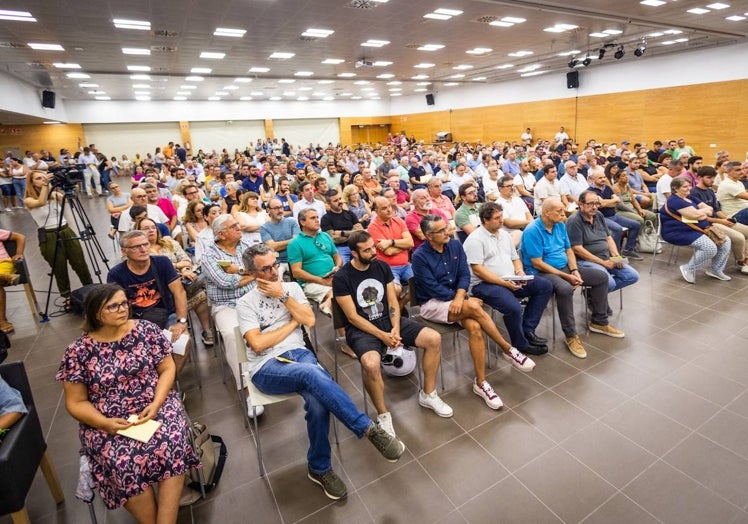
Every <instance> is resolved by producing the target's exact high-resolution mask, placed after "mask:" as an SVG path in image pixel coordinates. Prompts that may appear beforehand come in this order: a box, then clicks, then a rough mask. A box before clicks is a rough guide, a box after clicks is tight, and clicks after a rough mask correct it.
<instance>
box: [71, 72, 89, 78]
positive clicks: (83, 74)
mask: <svg viewBox="0 0 748 524" xmlns="http://www.w3.org/2000/svg"><path fill="white" fill-rule="evenodd" d="M65 76H67V77H68V78H91V75H87V74H86V73H68V74H67V75H65Z"/></svg>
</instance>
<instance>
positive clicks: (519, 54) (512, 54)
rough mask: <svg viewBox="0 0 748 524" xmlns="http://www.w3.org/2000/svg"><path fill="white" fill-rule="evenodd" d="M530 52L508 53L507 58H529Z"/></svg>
mask: <svg viewBox="0 0 748 524" xmlns="http://www.w3.org/2000/svg"><path fill="white" fill-rule="evenodd" d="M532 54H533V52H532V51H515V52H514V53H509V55H508V56H514V57H517V58H522V57H523V56H530V55H532Z"/></svg>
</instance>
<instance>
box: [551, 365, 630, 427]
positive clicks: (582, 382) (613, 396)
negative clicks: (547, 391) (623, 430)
mask: <svg viewBox="0 0 748 524" xmlns="http://www.w3.org/2000/svg"><path fill="white" fill-rule="evenodd" d="M552 391H554V392H555V393H556V394H558V395H560V396H561V397H562V398H564V399H566V400H568V401H569V402H571V403H572V404H574V405H575V406H576V407H578V408H579V409H581V410H583V411H585V412H586V413H589V414H590V415H592V416H593V417H601V416H603V415H604V414H605V413H607V412H608V411H610V410H611V409H613V408H614V407H616V406H618V405H620V404H622V403H623V402H625V401H626V400H628V398H629V397H628V396H627V395H625V394H624V393H621V392H620V391H617V390H615V389H613V388H611V387H610V386H607V385H606V384H605V383H603V382H601V381H600V380H597V379H596V378H593V377H591V376H589V375H587V374H586V373H581V374H579V375H575V376H573V377H572V378H570V379H569V380H567V381H565V382H562V383H561V384H559V385H558V386H556V387H554V388H553V390H552Z"/></svg>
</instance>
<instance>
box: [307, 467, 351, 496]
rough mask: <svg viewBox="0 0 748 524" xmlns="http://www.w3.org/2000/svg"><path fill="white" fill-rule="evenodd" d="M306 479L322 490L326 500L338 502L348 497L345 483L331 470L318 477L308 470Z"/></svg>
mask: <svg viewBox="0 0 748 524" xmlns="http://www.w3.org/2000/svg"><path fill="white" fill-rule="evenodd" d="M307 477H309V480H311V481H312V482H314V483H315V484H318V485H319V486H320V487H321V488H322V491H324V492H325V495H327V498H331V499H332V500H338V499H342V498H343V497H345V496H347V495H348V488H346V487H345V483H344V482H343V481H342V480H341V479H340V477H338V475H337V474H336V473H335V472H334V471H333V470H330V471H328V472H327V473H323V474H321V475H318V474H317V473H314V472H313V471H312V470H311V469H310V470H309V473H307Z"/></svg>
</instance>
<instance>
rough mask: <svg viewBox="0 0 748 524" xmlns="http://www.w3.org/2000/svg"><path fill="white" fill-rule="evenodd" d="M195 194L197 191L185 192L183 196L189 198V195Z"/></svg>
mask: <svg viewBox="0 0 748 524" xmlns="http://www.w3.org/2000/svg"><path fill="white" fill-rule="evenodd" d="M197 193H198V192H197V191H187V192H186V193H185V195H187V196H190V195H197Z"/></svg>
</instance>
